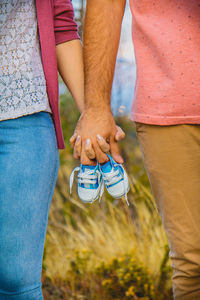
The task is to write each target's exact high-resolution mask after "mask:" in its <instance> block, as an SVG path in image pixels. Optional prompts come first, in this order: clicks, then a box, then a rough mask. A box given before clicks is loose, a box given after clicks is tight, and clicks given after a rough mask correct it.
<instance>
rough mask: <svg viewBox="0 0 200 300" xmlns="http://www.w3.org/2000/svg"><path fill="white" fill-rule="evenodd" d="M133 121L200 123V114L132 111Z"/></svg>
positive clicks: (167, 123) (158, 123)
mask: <svg viewBox="0 0 200 300" xmlns="http://www.w3.org/2000/svg"><path fill="white" fill-rule="evenodd" d="M131 120H132V121H133V122H139V123H145V124H152V125H176V124H200V116H176V117H172V116H151V115H143V114H138V113H131Z"/></svg>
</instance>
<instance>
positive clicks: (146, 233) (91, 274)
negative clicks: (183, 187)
mask: <svg viewBox="0 0 200 300" xmlns="http://www.w3.org/2000/svg"><path fill="white" fill-rule="evenodd" d="M60 112H61V119H62V127H63V132H64V138H65V144H66V149H64V150H59V151H60V169H59V174H58V180H57V183H56V189H55V192H54V196H53V199H52V204H51V208H50V214H49V222H48V229H47V236H46V242H45V251H44V261H43V276H42V282H43V293H44V296H45V299H46V300H49V299H51V300H57V299H59V300H62V299H67V300H78V299H79V300H83V299H87V300H100V299H101V300H110V299H114V300H123V299H124V300H125V299H127V300H128V299H134V300H136V299H143V300H169V299H172V292H171V280H170V279H171V276H172V269H171V266H170V265H171V262H170V260H169V259H168V252H169V248H168V242H167V238H166V235H165V232H164V229H163V226H162V223H161V219H160V216H159V215H158V212H157V209H156V207H155V204H154V200H153V197H152V194H151V190H150V185H149V181H148V178H147V175H146V172H145V169H144V166H143V162H142V154H141V151H140V149H139V146H138V142H137V139H136V135H135V127H134V124H133V123H132V122H131V121H130V120H129V118H128V117H118V118H116V120H117V124H118V125H120V126H121V127H122V128H123V129H124V130H125V132H126V138H125V140H124V141H122V142H120V148H121V153H122V155H123V157H124V160H125V167H126V170H127V172H128V174H129V180H130V185H131V190H130V192H129V194H128V199H129V202H130V206H129V207H128V206H127V204H126V202H125V200H124V199H120V200H114V199H112V198H111V197H110V196H109V195H108V194H106V193H105V195H104V197H103V198H102V200H101V202H100V203H98V201H96V202H95V203H93V204H92V205H91V204H83V203H82V202H81V201H80V200H79V199H78V197H77V195H76V186H74V189H73V194H72V195H70V194H69V184H68V183H69V175H70V173H71V171H72V170H73V168H74V167H75V166H77V165H78V162H77V161H75V160H74V159H73V156H72V150H71V148H70V146H69V138H70V136H71V135H72V133H73V130H74V127H75V124H76V121H77V120H78V117H79V113H78V111H77V109H76V106H75V104H74V102H73V100H72V98H71V97H70V96H69V95H67V96H61V98H60Z"/></svg>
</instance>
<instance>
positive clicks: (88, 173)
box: [69, 167, 101, 202]
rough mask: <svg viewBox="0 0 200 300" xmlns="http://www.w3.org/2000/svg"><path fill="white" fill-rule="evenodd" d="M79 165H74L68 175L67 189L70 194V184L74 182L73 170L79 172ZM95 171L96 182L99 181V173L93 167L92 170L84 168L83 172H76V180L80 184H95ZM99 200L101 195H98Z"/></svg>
mask: <svg viewBox="0 0 200 300" xmlns="http://www.w3.org/2000/svg"><path fill="white" fill-rule="evenodd" d="M80 169H81V167H76V168H74V170H73V171H72V173H71V175H70V180H69V189H70V194H71V193H72V186H73V182H74V174H75V172H79V171H80ZM96 173H97V175H98V182H99V181H100V178H101V173H100V171H99V170H97V169H94V170H89V169H88V170H85V171H84V172H81V173H79V174H78V182H79V183H80V184H81V183H82V184H95V183H96V179H97V177H96ZM100 200H101V196H100V197H99V202H100Z"/></svg>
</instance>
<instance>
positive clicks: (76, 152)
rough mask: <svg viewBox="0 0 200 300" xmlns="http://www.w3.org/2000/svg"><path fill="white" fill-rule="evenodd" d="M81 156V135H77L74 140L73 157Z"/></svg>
mask: <svg viewBox="0 0 200 300" xmlns="http://www.w3.org/2000/svg"><path fill="white" fill-rule="evenodd" d="M80 156H81V137H80V135H78V136H77V138H76V142H75V144H74V158H75V159H79V158H80Z"/></svg>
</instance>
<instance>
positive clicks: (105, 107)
mask: <svg viewBox="0 0 200 300" xmlns="http://www.w3.org/2000/svg"><path fill="white" fill-rule="evenodd" d="M86 112H87V113H95V114H102V113H111V114H112V110H111V106H110V104H103V103H101V104H99V103H98V104H89V103H88V104H87V103H85V106H84V113H86Z"/></svg>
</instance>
